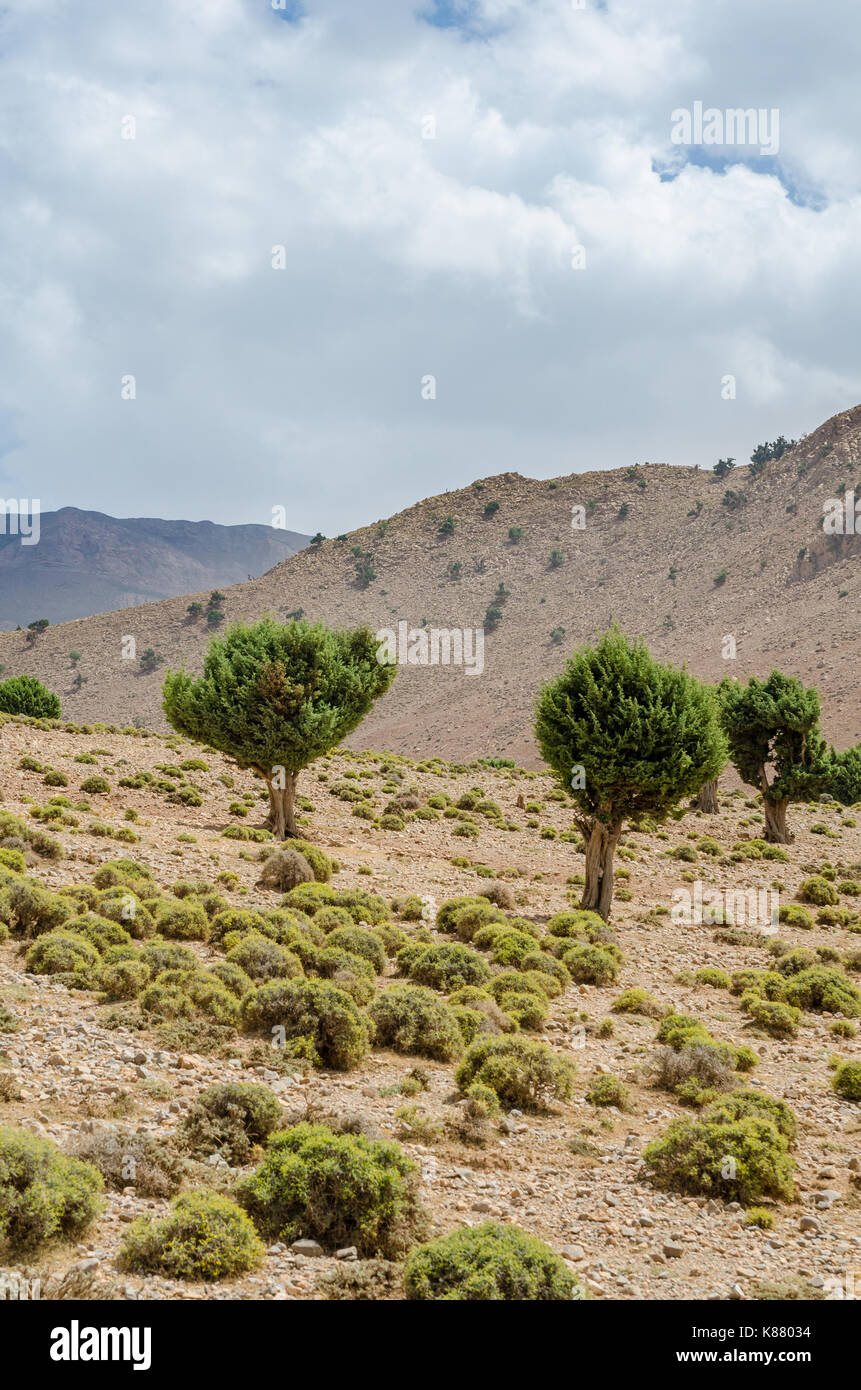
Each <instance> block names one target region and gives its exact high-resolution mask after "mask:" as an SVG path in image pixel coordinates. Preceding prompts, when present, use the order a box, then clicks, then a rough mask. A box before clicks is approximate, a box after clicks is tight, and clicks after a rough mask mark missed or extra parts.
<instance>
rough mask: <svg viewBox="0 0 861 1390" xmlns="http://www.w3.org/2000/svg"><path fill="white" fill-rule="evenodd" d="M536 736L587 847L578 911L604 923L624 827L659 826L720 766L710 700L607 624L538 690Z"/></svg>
mask: <svg viewBox="0 0 861 1390" xmlns="http://www.w3.org/2000/svg"><path fill="white" fill-rule="evenodd" d="M535 733H536V737H537V739H538V744H539V747H540V749H541V752H542V754H543V756H544V758H545V760H546V762H548V763H549V765H550V767H551V768H552V769H553V771H554V772H555V773H556V776H557V777H558V778H559V781H560V782H561V784H562V786H563V787H565V789H566V791H569V792H570V794H571V795H572V796H573V798H574V801H575V803H576V806H577V813H576V815H575V823H576V825H577V827H578V829H579V830H580V832H581V834H582V836H583V839H584V841H585V843H586V883H585V887H584V889H583V896H582V899H581V907H585V908H591V909H593V910H594V911H596V912H599V913H600V914H601V916H602V917H604V918H607V917H608V916H609V913H610V906H611V903H612V900H613V856H614V854H615V851H616V845H617V844H618V841H619V836H620V835H621V833H622V828H623V826H624V824H625V822H626V821H633V822H634V823H636V822H637V821H638V820H639V818H640V817H642V816H645V815H648V816H651V817H652V818H653V819H654V820H663V819H664V818H665V817H666V816H667V815H668V814H669V812H670V811H671V810H673V809H674V808H675V806H676V805H677V803H678V802H679V800H680V799H681V798H682V797H685V796H691V795H693V793H694V792H696V791H698V790H699V788H700V787H701V786H702V785H703V783H704V782H707V781H709V779H711V778H713V777H717V775H718V773H719V772H720V770H721V768H722V767H723V765H724V763H725V762H726V741H725V739H724V737H723V734H722V733H721V730H720V725H719V722H718V718H717V709H716V701H715V698H714V694H713V692H712V691H710V690H709V689H708V688H707V687H706V686H704V685H701V684H700V682H699V681H697V680H695V679H694V677H693V676H691V675H690V674H689V673H688V672H687V671H685V670H678V669H676V668H674V667H671V666H665V665H663V664H662V663H661V662H659V661H656V660H655V658H654V657H653V656H652V655H651V653H650V652H649V650H648V648H647V647H646V646H645V644H644V643H642V642H634V643H631V642H629V641H628V639H627V638H626V637H625V636H624V634H623V633H622V632H620V631H619V629H618V628H616V627H614V628H612V629H611V630H610V631H609V632H606V633H605V634H604V636H603V637H602V638H601V640H600V641H599V642H598V644H597V645H596V646H595V647H583V648H581V649H580V650H579V651H577V652H575V653H574V655H573V656H572V657H571V659H570V660H569V661H568V664H567V665H566V667H565V670H564V671H563V672H562V674H561V675H560V676H559V677H557V679H556V680H553V681H550V682H549V683H548V684H547V685H545V686H544V687H543V689H542V690H541V692H540V695H539V698H538V706H537V711H536V722H535Z"/></svg>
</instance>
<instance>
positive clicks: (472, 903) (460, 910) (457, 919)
mask: <svg viewBox="0 0 861 1390" xmlns="http://www.w3.org/2000/svg"><path fill="white" fill-rule="evenodd" d="M505 920H506V918H505V913H504V912H500V910H499V908H498V907H494V906H493V904H492V903H491V902H489V901H488V900H487V898H483V897H480V896H478V895H477V894H476V895H472V896H467V897H461V898H449V899H448V901H447V902H444V903H443V904H442V906H441V907H440V909H439V911H438V912H437V915H436V925H437V928H438V930H439V931H442V932H446V933H447V934H449V935H452V936H456V937H457V938H458V940H460V941H471V940H472V938H473V936H474V935H475V933H476V932H477V931H478V929H479V927H483V926H486V925H487V923H488V922H502V923H504V922H505Z"/></svg>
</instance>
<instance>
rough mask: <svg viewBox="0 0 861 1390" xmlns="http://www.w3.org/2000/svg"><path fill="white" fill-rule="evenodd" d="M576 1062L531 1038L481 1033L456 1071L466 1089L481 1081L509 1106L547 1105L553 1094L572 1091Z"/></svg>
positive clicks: (536, 1107) (532, 1107)
mask: <svg viewBox="0 0 861 1390" xmlns="http://www.w3.org/2000/svg"><path fill="white" fill-rule="evenodd" d="M573 1077H574V1065H573V1063H572V1062H569V1061H568V1059H567V1058H564V1057H559V1056H557V1055H556V1053H554V1052H552V1051H551V1050H550V1048H549V1047H548V1046H547V1045H546V1043H542V1042H534V1041H533V1040H532V1039H531V1038H523V1037H520V1036H514V1037H484V1036H482V1037H479V1038H477V1039H476V1040H475V1042H473V1043H472V1045H471V1046H470V1048H469V1051H468V1052H467V1054H466V1056H465V1058H464V1059H463V1061H462V1062H461V1064H460V1066H459V1067H458V1069H457V1072H456V1073H455V1080H456V1082H457V1084H458V1086H459V1087H460V1089H461V1090H462V1091H464V1092H466V1091H468V1090H469V1088H470V1087H471V1086H473V1085H474V1084H475V1083H476V1082H479V1083H480V1084H481V1085H482V1086H488V1087H490V1089H491V1090H492V1091H494V1092H495V1094H496V1095H497V1097H498V1099H499V1102H500V1104H501V1105H502V1106H503V1107H504V1108H505V1109H507V1110H512V1109H519V1110H541V1109H545V1108H546V1106H547V1103H548V1101H549V1100H550V1099H551V1098H555V1099H557V1100H567V1099H568V1098H569V1096H570V1095H571V1084H572V1081H573Z"/></svg>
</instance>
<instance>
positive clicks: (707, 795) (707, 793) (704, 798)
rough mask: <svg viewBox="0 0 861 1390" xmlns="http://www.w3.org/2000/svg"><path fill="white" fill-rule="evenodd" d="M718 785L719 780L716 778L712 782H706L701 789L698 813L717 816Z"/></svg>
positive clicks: (698, 798) (698, 799)
mask: <svg viewBox="0 0 861 1390" xmlns="http://www.w3.org/2000/svg"><path fill="white" fill-rule="evenodd" d="M717 785H718V784H717V778H716V777H715V778H714V779H713V780H712V781H711V782H704V783H703V785H702V786H701V787H700V790H699V795H698V797H697V810H698V811H705V812H706V814H707V815H709V816H714V815H716V813H717V809H718V798H717Z"/></svg>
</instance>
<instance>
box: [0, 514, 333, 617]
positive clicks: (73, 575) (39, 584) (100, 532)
mask: <svg viewBox="0 0 861 1390" xmlns="http://www.w3.org/2000/svg"><path fill="white" fill-rule="evenodd" d="M308 539H309V538H308V537H307V536H303V535H300V534H299V533H298V532H297V531H280V530H276V529H274V528H273V527H271V526H218V525H216V524H215V523H214V522H211V521H160V520H158V519H157V518H152V517H115V516H104V515H103V514H102V513H101V512H86V511H79V510H78V508H77V507H62V508H61V509H60V510H59V511H57V512H45V513H43V515H42V516H41V518H40V534H39V541H38V544H36V545H22V544H21V541H20V538H19V536H18V535H17V534H14V533H12V528H11V526H9V525H8V523H7V525H6V527H5V528H4V529H3V530H2V532H0V628H15V627H17V626H18V624H20V625H21V626H22V627H26V626H27V624H28V623H31V622H34V621H35V620H36V619H37V618H47V619H48V620H49V621H50V622H52V623H61V622H66V621H67V620H68V619H70V618H83V617H87V616H89V615H90V614H91V613H105V612H108V611H109V610H111V609H114V608H128V607H131V606H132V605H135V604H140V603H150V602H152V601H153V600H158V599H164V598H169V597H171V596H172V595H174V594H184V593H187V592H188V591H189V590H191V589H205V588H207V587H208V588H210V589H214V588H224V587H225V586H226V585H229V584H236V583H237V582H239V581H241V580H247V579H248V578H249V577H250V576H252V575H254V576H256V575H259V574H262V573H263V571H264V570H267V569H270V568H271V566H272V565H275V564H277V563H278V562H279V561H280V560H284V559H285V558H286V557H287V556H288V555H294V554H295V553H296V551H297V550H301V548H302V546H304V545H307V543H308Z"/></svg>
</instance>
